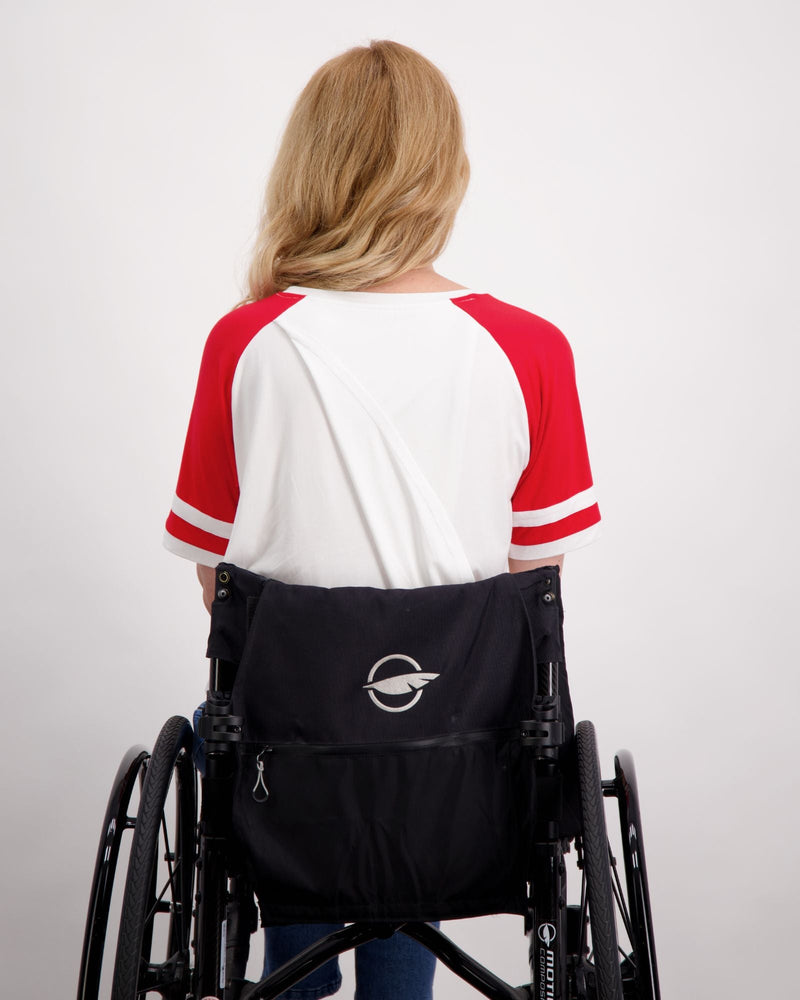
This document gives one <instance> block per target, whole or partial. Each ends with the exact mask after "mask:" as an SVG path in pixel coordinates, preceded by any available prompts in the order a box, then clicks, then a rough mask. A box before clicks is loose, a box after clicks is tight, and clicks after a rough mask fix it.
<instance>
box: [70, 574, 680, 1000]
mask: <svg viewBox="0 0 800 1000" xmlns="http://www.w3.org/2000/svg"><path fill="white" fill-rule="evenodd" d="M559 585H560V584H559V577H558V569H557V568H554V567H545V568H543V569H536V570H532V571H529V572H527V573H521V574H515V575H514V576H512V575H511V574H504V575H503V576H502V577H496V578H494V579H493V580H491V581H482V582H479V583H470V584H464V585H454V586H449V585H448V586H444V587H434V588H421V589H420V590H418V591H373V590H370V589H369V588H336V589H334V590H330V591H326V590H324V589H323V588H311V587H298V586H290V585H286V584H281V583H278V582H277V581H271V580H265V579H264V578H262V577H258V576H256V575H255V574H252V573H248V572H246V571H243V570H240V569H239V568H237V567H235V566H232V565H228V564H224V563H222V564H220V566H219V567H217V577H216V588H217V589H216V598H215V601H214V606H213V609H212V628H211V637H210V640H209V648H208V655H209V659H210V678H209V688H208V694H207V700H206V702H205V705H204V707H203V710H202V714H201V716H200V720H199V725H198V727H197V728H198V732H199V734H200V736H201V737H202V739H203V741H204V743H203V758H204V759H203V760H202V761H201V760H198V759H197V750H196V737H195V733H194V730H193V727H192V725H191V723H190V722H189V721H188V720H187V719H185V718H183V717H181V716H175V717H173V718H171V719H169V720H168V721H167V722H166V724H165V725H164V727H163V729H162V730H161V733H160V735H159V737H158V739H157V741H156V743H155V746H154V748H153V750H152V752H148V750H146V749H145V748H144V747H141V746H135V747H132V748H131V749H130V750H129V751H128V753H127V754H126V755H125V756H124V757H123V759H122V762H121V763H120V766H119V769H118V771H117V775H116V778H115V780H114V784H113V786H112V789H111V794H110V797H109V801H108V807H107V809H106V814H105V817H104V820H103V826H102V832H101V837H100V844H99V848H98V852H97V861H96V865H95V871H94V877H93V882H92V888H91V892H90V899H89V908H88V915H87V921H86V931H85V937H84V942H83V952H82V958H81V967H80V974H79V983H78V994H77V995H78V1000H97V998H98V997H99V996H100V995H101V974H102V973H103V968H104V959H105V952H106V950H107V949H109V950H111V946H112V938H113V933H112V931H111V930H110V928H112V927H113V928H114V930H115V931H116V946H115V948H114V956H113V976H111V975H110V971H109V970H110V969H111V960H112V959H111V956H109V960H108V961H107V962H106V965H107V968H106V971H105V976H104V978H103V984H104V986H105V985H107V981H108V979H109V978H111V979H112V983H111V990H110V996H111V1000H134V998H138V997H144V996H151V995H154V994H158V995H160V996H161V997H164V998H167V1000H201V998H205V997H217V998H219V1000H275V998H277V997H279V996H280V995H281V994H282V993H283V992H284V991H285V990H287V989H289V988H290V987H291V986H292V985H294V984H296V983H298V982H299V981H300V980H302V979H303V978H304V977H305V976H306V975H308V974H309V973H310V972H311V971H313V970H314V969H315V968H317V967H318V966H320V965H322V964H323V963H324V962H326V961H328V960H329V959H331V958H332V957H334V956H337V955H339V954H340V953H342V952H344V951H346V950H348V949H350V948H354V947H357V946H358V945H359V944H362V943H366V942H368V941H370V940H374V939H376V938H388V937H389V936H391V935H392V934H396V933H400V934H405V935H407V936H409V937H411V938H412V939H415V940H416V941H418V942H420V943H421V944H422V945H423V946H425V947H426V948H428V949H429V950H430V951H431V952H432V953H433V954H434V955H435V956H436V958H437V959H438V960H439V961H440V962H442V963H443V964H444V965H446V966H447V967H448V968H449V969H451V970H452V971H453V972H454V973H455V974H456V975H458V976H459V977H460V978H461V979H462V980H464V981H465V982H467V983H468V984H469V985H470V986H471V987H473V988H474V990H475V991H477V993H479V994H481V995H483V996H485V997H488V998H491V1000H623V998H625V1000H627V998H635V1000H660V991H659V981H658V971H657V963H656V953H655V942H654V936H653V922H652V916H651V909H650V898H649V890H648V881H647V868H646V863H645V853H644V843H643V838H642V822H641V815H640V810H639V795H638V788H637V780H636V773H635V770H634V764H633V758H632V756H631V754H630V753H629V752H628V751H625V750H621V751H619V752H618V753H617V754H616V756H615V758H614V776H613V777H612V778H608V779H605V780H604V779H602V777H601V772H600V767H599V763H598V755H597V746H596V739H595V731H594V727H593V725H592V723H591V722H586V721H584V722H579V723H578V724H577V725H576V726H574V727H573V724H572V711H571V703H570V699H569V691H568V685H567V678H566V671H565V668H564V658H563V638H562V636H561V622H562V617H563V612H562V611H561V605H560V590H559ZM454 628H455V630H456V633H457V637H456V639H453V638H452V633H453V629H454ZM398 629H399V631H398ZM342 634H346V636H349V638H346V639H345V640H344V642H343V644H342V640H341V636H342ZM443 636H444V638H443ZM376 637H377V638H376ZM376 643H377V645H376ZM401 643H402V646H401V645H400V644H401ZM332 644H334V645H332ZM336 644H338V645H336ZM401 648H402V649H403V652H402V653H398V652H397V650H398V649H401ZM332 649H333V650H334V652H333V653H332V652H331V650H332ZM384 650H388V652H384V655H383V656H379V655H378V653H380V652H381V651H384ZM412 653H413V655H412ZM511 661H514V662H515V663H516V666H515V667H513V669H511V668H509V669H508V670H507V669H506V666H505V664H507V663H510V662H511ZM465 662H468V663H470V664H473V668H471V670H472V672H471V673H470V672H469V671H467V670H465V669H463V670H462V666H463V664H464V663H465ZM265 663H267V664H268V665H269V667H268V669H266V676H265V666H264V665H265ZM339 664H344V665H348V664H352V668H351V667H348V666H345V667H342V670H345V669H351V672H353V680H352V683H350V682H347V683H345V682H343V681H342V678H341V677H339V675H338V674H337V668H338V666H339ZM431 664H434V665H436V666H437V670H436V671H433V670H431V669H423V666H424V667H425V668H430V666H431ZM364 665H366V666H368V667H370V668H371V669H369V671H368V672H367V673H366V674H364ZM326 666H327V669H323V668H324V667H326ZM448 669H449V670H450V673H451V674H452V676H453V677H454V678H455V680H454V684H453V687H452V689H451V690H450V691H449V693H447V694H445V687H444V684H443V682H442V681H440V678H445V676H446V670H448ZM506 674H507V675H508V677H509V678H510V680H508V682H507V683H506V682H505V681H504V680H503V678H504V677H505V676H506ZM512 675H513V676H512ZM365 679H366V683H363V682H364V680H365ZM437 684H438V685H439V693H438V696H437V694H436V693H435V692H436V691H437ZM314 685H317V686H318V689H316V688H315V687H314ZM341 691H344V693H340V692H341ZM348 691H354V692H356V693H357V696H356V697H355V700H354V701H353V705H354V706H355V707H353V708H351V707H349V706H350V702H349V701H347V699H348V698H350V694H349V693H348ZM365 695H366V696H368V700H366V698H365V697H364V696H365ZM437 697H438V703H440V705H441V707H437V704H438V703H437ZM420 698H423V702H420ZM359 699H360V700H359ZM423 706H427V707H423ZM373 708H377V709H378V711H375V712H372V716H369V713H370V711H372V709H373ZM411 709H413V711H410V710H411ZM437 713H438V714H437ZM373 717H374V718H373ZM412 718H415V719H416V721H413V722H412V721H409V720H411V719H412ZM331 720H333V721H331ZM337 720H339V721H337ZM498 721H499V722H500V723H502V724H501V725H498ZM337 727H338V728H337ZM415 727H417V728H415ZM443 729H444V730H445V731H444V732H443V731H442V730H443ZM342 733H344V734H345V736H346V738H345V737H343V736H342ZM420 734H422V735H420ZM353 735H355V736H356V737H358V739H356V740H353V739H352V736H353ZM365 737H366V738H365ZM267 741H268V742H267ZM431 784H432V785H433V788H432V789H431V787H430V786H431ZM198 786H199V791H200V793H201V794H198ZM340 799H341V800H342V801H341V802H340V801H339V800H340ZM605 799H609V800H610V799H614V800H616V807H617V808H616V810H613V807H612V812H613V811H615V812H616V813H617V815H618V821H619V829H620V839H619V843H620V845H621V846H620V853H621V855H622V861H623V864H622V873H620V870H619V867H620V866H619V865H618V862H617V858H616V856H615V851H614V850H612V846H611V841H610V840H609V837H608V835H607V828H606V809H605V803H604V800H605ZM275 801H277V805H275V804H274V802H275ZM134 802H137V803H138V804H137V805H136V807H135V808H133V805H132V804H133V803H134ZM298 802H299V804H297V803H298ZM298 809H302V810H304V813H303V815H305V814H306V813H308V811H309V810H311V811H312V815H311V816H309V817H308V819H307V821H306V820H304V819H302V818H298V817H300V816H301V814H300V813H299V812H298V811H297V810H298ZM337 810H338V811H337ZM356 813H357V814H358V819H357V820H353V819H351V817H352V816H353V815H354V814H356ZM388 821H391V825H392V827H393V829H392V830H389V831H388V832H387V822H388ZM420 829H422V830H423V832H422V833H421V834H420V833H419V830H420ZM340 831H343V832H340ZM395 831H399V832H397V833H396V838H395V840H393V839H392V837H393V836H394V834H395ZM253 838H255V840H253ZM385 838H388V839H386V843H383V841H384V839H385ZM248 840H250V841H253V842H252V843H250V844H249V846H248ZM442 842H443V843H442ZM440 844H441V847H440V846H439V845H440ZM569 854H572V855H573V858H574V867H575V869H576V870H577V873H578V880H577V881H578V883H579V884H578V886H577V889H578V891H577V892H574V891H573V895H574V896H575V900H574V901H572V902H570V901H568V895H567V863H566V862H567V855H569ZM126 855H127V872H126V873H125V874H124V878H123V873H122V871H121V869H122V867H123V865H122V864H121V863H120V862H121V859H122V858H124V857H125V856H126ZM318 855H319V857H318ZM311 856H313V858H311ZM298 859H299V861H298ZM398 859H399V860H398ZM306 863H308V864H309V865H310V869H309V871H310V874H309V873H308V872H306V871H305V869H304V867H303V866H304V865H306ZM298 864H299V865H300V867H299V868H298V867H297V865H298ZM118 868H119V869H120V871H118ZM295 869H296V870H295ZM287 871H288V872H289V873H290V874H289V876H287V874H286V872H287ZM123 883H124V889H123V888H122V884H123ZM115 885H117V887H118V888H117V891H116V893H115ZM120 891H121V892H122V904H121V911H120V916H119V923H118V927H116V926H115V924H116V921H115V920H114V919H112V918H111V916H110V914H111V910H112V896H113V897H114V898H115V900H117V899H118V898H119V894H120ZM259 906H260V908H261V917H262V921H263V922H264V923H313V922H326V923H327V922H330V921H332V920H335V921H336V922H338V923H344V924H345V925H346V926H344V927H343V929H341V930H337V931H335V932H334V933H332V934H329V935H328V936H326V937H324V938H323V939H322V940H321V941H319V942H317V943H316V944H314V945H312V946H311V947H309V948H307V949H306V950H305V951H303V952H301V953H300V954H299V955H297V956H296V957H295V958H294V959H292V960H291V961H289V962H288V963H287V964H285V965H284V966H282V967H281V968H279V969H277V970H275V971H273V972H272V973H271V974H270V975H268V976H267V977H266V978H263V979H261V980H259V981H258V982H251V981H248V980H247V979H246V968H247V961H248V956H249V950H250V939H251V936H252V934H253V933H255V932H256V931H257V929H258V924H259V919H258V916H259V914H258V909H259ZM490 912H510V913H518V914H520V915H521V916H522V917H523V921H522V924H523V927H522V929H523V930H524V933H525V934H526V936H527V939H528V957H529V965H530V981H529V982H528V983H526V984H524V985H521V986H512V985H510V984H509V983H506V982H505V981H503V980H502V979H501V978H499V977H498V976H497V975H495V974H494V973H493V972H492V971H490V970H489V969H487V968H486V967H484V966H483V965H482V964H481V963H479V962H478V961H477V960H476V959H474V958H473V957H471V956H470V955H468V954H466V953H465V952H464V951H463V950H462V949H461V948H460V947H458V946H457V945H456V944H455V943H454V942H453V941H452V940H450V939H449V938H448V937H447V936H446V935H445V934H444V933H443V932H442V931H441V930H440V929H439V928H438V927H437V926H434V925H433V922H434V921H437V920H439V919H445V920H447V919H451V918H453V919H455V918H459V917H469V916H479V915H482V914H486V913H490ZM104 995H107V994H105V993H104ZM398 1000H402V998H398Z"/></svg>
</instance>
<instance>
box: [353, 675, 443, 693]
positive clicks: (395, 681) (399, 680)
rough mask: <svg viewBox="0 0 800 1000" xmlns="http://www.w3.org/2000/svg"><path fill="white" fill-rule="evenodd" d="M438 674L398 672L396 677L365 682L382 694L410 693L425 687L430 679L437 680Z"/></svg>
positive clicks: (368, 687) (369, 689)
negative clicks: (370, 682) (369, 682)
mask: <svg viewBox="0 0 800 1000" xmlns="http://www.w3.org/2000/svg"><path fill="white" fill-rule="evenodd" d="M438 676H439V675H438V674H422V673H418V674H417V673H415V674H398V675H397V676H396V677H385V678H384V679H383V680H382V681H373V683H372V684H365V685H364V687H365V688H367V690H368V691H380V693H381V694H408V692H409V691H416V690H417V688H421V687H425V685H426V684H427V683H428V682H429V681H435V680H436V678H437V677H438Z"/></svg>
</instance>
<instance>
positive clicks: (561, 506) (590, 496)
mask: <svg viewBox="0 0 800 1000" xmlns="http://www.w3.org/2000/svg"><path fill="white" fill-rule="evenodd" d="M595 503H597V501H596V500H595V495H594V486H590V487H589V489H588V490H583V492H582V493H576V494H575V495H574V496H571V497H570V498H569V499H568V500H562V501H561V503H554V504H553V505H552V507H542V508H540V509H539V510H515V511H514V512H513V514H512V522H511V523H512V524H513V526H514V527H515V528H538V527H540V526H541V525H543V524H553V523H554V522H556V521H560V520H561V519H562V518H564V517H569V515H570V514H576V513H577V512H578V511H579V510H586V509H587V508H588V507H591V506H593V505H594V504H595ZM176 513H177V512H176ZM531 547H532V546H526V548H531ZM533 547H535V546H533ZM512 554H513V553H512ZM546 554H547V555H552V554H553V553H546ZM530 558H537V557H536V556H531V557H530Z"/></svg>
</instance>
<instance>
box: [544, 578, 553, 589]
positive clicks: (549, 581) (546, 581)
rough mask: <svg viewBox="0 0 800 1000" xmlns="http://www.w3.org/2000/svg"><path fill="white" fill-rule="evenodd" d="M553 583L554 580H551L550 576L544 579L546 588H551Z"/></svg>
mask: <svg viewBox="0 0 800 1000" xmlns="http://www.w3.org/2000/svg"><path fill="white" fill-rule="evenodd" d="M552 582H553V581H552V580H551V579H550V577H549V576H546V577H545V578H544V585H545V587H549V586H550V584H551V583H552Z"/></svg>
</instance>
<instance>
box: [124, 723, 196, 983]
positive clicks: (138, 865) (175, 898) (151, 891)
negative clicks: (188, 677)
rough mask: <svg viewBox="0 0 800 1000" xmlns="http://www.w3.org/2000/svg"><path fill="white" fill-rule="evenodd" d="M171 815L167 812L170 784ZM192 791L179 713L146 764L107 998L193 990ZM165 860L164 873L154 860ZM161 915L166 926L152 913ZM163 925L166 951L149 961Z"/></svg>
mask: <svg viewBox="0 0 800 1000" xmlns="http://www.w3.org/2000/svg"><path fill="white" fill-rule="evenodd" d="M173 783H174V788H175V796H174V798H175V815H174V817H168V816H167V815H166V812H165V807H166V805H167V799H168V795H169V790H170V786H171V785H173ZM196 817H197V793H196V779H195V771H194V764H193V762H192V727H191V725H190V723H189V722H188V720H186V719H184V718H183V717H182V716H177V715H176V716H173V717H172V718H171V719H169V720H168V721H167V723H166V724H165V725H164V728H163V729H162V730H161V733H160V735H159V737H158V740H157V741H156V745H155V747H154V749H153V754H152V757H151V758H150V761H149V763H148V766H147V775H146V777H145V781H144V787H143V788H142V796H141V802H140V805H139V813H138V815H137V817H136V826H135V829H134V834H133V843H132V845H131V854H130V860H129V863H128V875H127V879H126V882H125V895H124V897H123V902H122V916H121V919H120V927H119V938H118V940H117V955H116V963H115V965H114V980H113V985H112V989H111V1000H135V998H137V997H141V996H145V995H146V994H147V993H149V992H151V991H153V992H156V993H158V994H160V995H161V996H162V997H165V998H167V1000H171V998H174V1000H184V998H185V996H186V994H187V993H189V992H190V980H191V972H190V964H191V963H190V955H189V948H190V938H191V921H192V887H193V884H194V868H195V859H196V846H195V843H196ZM161 862H163V863H165V864H166V873H163V874H162V872H161V871H159V865H160V863H161ZM160 915H163V916H165V918H166V926H164V925H163V924H161V923H160V922H159V921H158V919H157V918H159V916H160ZM157 922H159V928H158V930H159V931H163V932H164V933H163V939H164V943H165V955H164V958H163V960H161V961H153V958H152V955H151V951H152V950H153V945H154V940H158V939H159V934H158V933H156V923H157Z"/></svg>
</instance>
